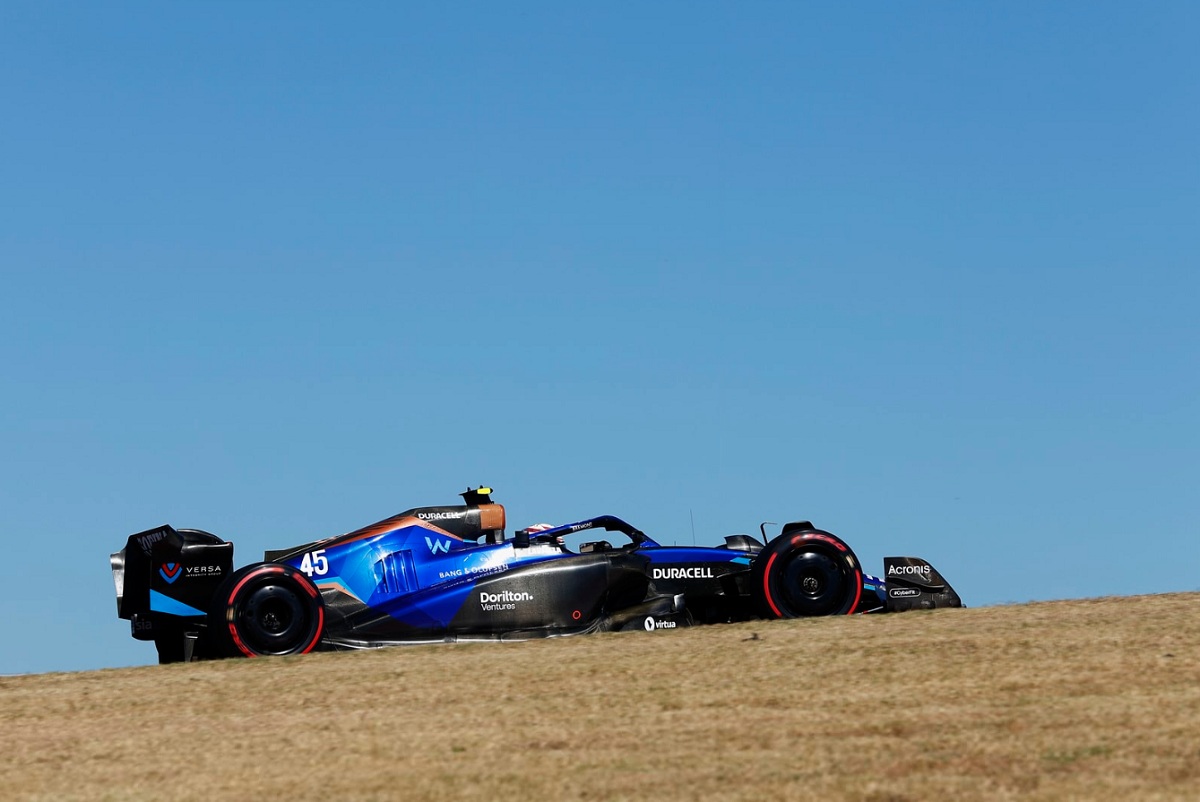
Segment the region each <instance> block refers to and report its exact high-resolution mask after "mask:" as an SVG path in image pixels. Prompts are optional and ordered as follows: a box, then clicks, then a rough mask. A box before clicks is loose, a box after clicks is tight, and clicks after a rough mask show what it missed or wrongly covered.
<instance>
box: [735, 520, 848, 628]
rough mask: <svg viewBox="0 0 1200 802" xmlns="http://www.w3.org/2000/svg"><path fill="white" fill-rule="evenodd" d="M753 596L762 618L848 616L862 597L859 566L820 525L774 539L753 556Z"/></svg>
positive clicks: (838, 539)
mask: <svg viewBox="0 0 1200 802" xmlns="http://www.w3.org/2000/svg"><path fill="white" fill-rule="evenodd" d="M751 577H752V581H753V587H754V597H755V601H756V603H757V605H758V608H759V613H760V614H761V615H762V616H763V617H764V618H804V617H809V616H821V615H848V614H850V613H852V612H854V610H855V608H856V607H858V602H859V599H860V598H861V597H862V586H863V576H862V567H861V566H860V564H859V562H858V558H857V557H855V556H854V552H852V551H851V550H850V547H849V546H847V545H846V544H845V543H844V542H843V541H842V540H841V539H840V538H838V537H837V536H835V535H832V534H830V533H829V532H824V531H822V530H820V529H807V530H802V531H793V532H789V533H787V534H784V535H780V536H779V537H777V538H775V539H774V540H772V541H771V542H770V543H769V544H767V547H766V548H765V549H763V550H762V551H761V552H759V553H758V555H757V556H756V557H755V560H754V565H753V567H752V570H751Z"/></svg>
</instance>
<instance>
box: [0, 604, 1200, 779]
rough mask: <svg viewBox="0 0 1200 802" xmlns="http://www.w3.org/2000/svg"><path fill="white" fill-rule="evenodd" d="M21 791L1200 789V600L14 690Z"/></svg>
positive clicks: (130, 677) (97, 678)
mask: <svg viewBox="0 0 1200 802" xmlns="http://www.w3.org/2000/svg"><path fill="white" fill-rule="evenodd" d="M0 720H2V724H3V726H2V727H0V777H2V778H3V780H2V784H0V797H3V798H6V799H8V798H14V799H36V800H42V799H44V800H51V799H52V800H64V799H113V800H127V799H169V798H170V799H176V798H177V799H274V798H289V799H322V800H326V799H339V800H349V799H355V800H357V799H380V800H390V799H404V800H426V799H428V800H448V799H478V800H509V799H511V800H518V799H519V800H560V799H564V800H566V799H579V800H604V799H629V800H641V799H654V800H692V799H722V800H724V799H729V800H734V799H746V800H756V802H758V801H761V800H784V799H788V800H791V799H822V800H825V799H830V800H840V799H844V800H864V801H865V800H871V801H873V802H901V801H902V800H912V802H917V801H918V800H929V799H940V800H956V799H1197V798H1200V594H1194V593H1193V594H1169V595H1162V596H1147V597H1136V598H1106V599H1094V600H1083V601H1068V602H1053V603H1043V604H1030V605H1022V606H1011V607H994V608H984V609H968V610H941V611H936V612H930V613H909V614H905V615H897V616H878V617H876V616H866V617H862V616H859V617H853V618H839V619H819V620H806V621H780V622H758V623H751V624H739V625H728V626H717V627H706V628H696V629H690V630H675V631H666V632H658V633H653V634H643V633H635V634H622V635H600V636H593V637H585V638H571V639H559V640H548V641H538V642H527V643H509V644H477V645H437V646H425V647H415V648H396V649H387V650H382V651H376V652H366V653H353V654H320V655H312V656H308V657H298V658H284V659H270V660H253V661H233V660H230V661H224V662H214V663H195V664H190V665H183V664H181V665H172V666H162V667H158V666H154V667H146V668H136V669H122V670H107V671H95V672H88V673H79V674H44V675H34V676H22V677H7V678H0Z"/></svg>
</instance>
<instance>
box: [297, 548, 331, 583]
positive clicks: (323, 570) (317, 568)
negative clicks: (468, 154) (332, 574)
mask: <svg viewBox="0 0 1200 802" xmlns="http://www.w3.org/2000/svg"><path fill="white" fill-rule="evenodd" d="M300 570H301V571H303V572H304V573H305V574H307V575H308V576H310V577H311V576H312V575H313V574H316V575H317V576H324V575H325V574H327V573H329V560H328V558H326V557H325V549H317V550H316V551H309V552H305V554H304V559H303V560H301V561H300Z"/></svg>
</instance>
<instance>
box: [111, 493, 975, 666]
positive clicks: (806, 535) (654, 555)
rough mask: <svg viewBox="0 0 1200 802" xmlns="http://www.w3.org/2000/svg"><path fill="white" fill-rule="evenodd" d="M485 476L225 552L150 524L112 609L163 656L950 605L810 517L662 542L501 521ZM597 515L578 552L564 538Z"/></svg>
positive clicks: (118, 579) (922, 578)
mask: <svg viewBox="0 0 1200 802" xmlns="http://www.w3.org/2000/svg"><path fill="white" fill-rule="evenodd" d="M491 492H492V491H491V489H490V488H486V487H480V488H478V489H474V490H470V489H469V490H467V491H466V492H465V493H463V494H462V498H463V504H461V505H454V506H442V507H417V508H415V509H411V510H407V511H405V512H402V513H400V514H399V515H395V516H392V517H391V518H388V519H386V520H383V521H380V522H379V523H376V524H372V525H370V526H367V527H364V528H362V529H358V530H355V531H353V532H349V533H347V534H344V535H338V536H336V537H331V538H328V539H325V540H318V541H315V542H312V543H306V544H304V545H302V546H296V547H295V548H290V549H283V550H280V551H268V552H267V553H266V555H265V559H264V561H263V562H259V563H254V564H253V565H248V566H246V567H244V568H240V569H237V570H234V568H233V544H232V543H229V542H226V541H224V540H221V539H220V538H218V537H216V536H215V535H212V534H209V533H207V532H203V531H200V530H196V529H175V528H172V527H170V526H160V527H158V528H157V529H150V530H147V531H145V532H139V533H137V534H135V535H131V536H130V537H129V539H128V541H127V542H126V544H125V548H124V549H122V550H121V551H118V552H116V553H115V554H113V555H112V558H111V564H112V572H113V580H114V582H115V584H116V591H117V613H118V615H119V616H120V617H121V618H124V619H128V620H129V622H130V628H131V630H132V634H133V637H135V638H137V639H139V640H152V641H154V643H155V644H156V646H157V647H158V654H159V662H162V663H171V662H180V661H190V660H193V659H205V658H219V657H237V656H245V657H258V656H261V655H285V654H304V653H307V652H311V651H313V650H330V649H366V648H374V647H379V646H389V645H394V644H401V643H420V642H431V641H457V640H474V639H520V638H535V637H547V636H557V635H576V634H582V633H587V632H597V631H612V630H629V629H639V630H647V631H655V630H661V629H674V628H676V627H682V626H689V625H692V624H708V623H717V622H727V621H741V620H747V619H751V618H797V617H802V616H823V615H847V614H852V613H879V612H898V611H903V610H910V609H929V608H935V607H961V606H962V603H961V601H960V600H959V597H958V594H957V593H955V591H954V589H953V588H951V587H950V584H949V583H948V582H946V581H945V580H944V579H943V578H942V577H941V575H940V574H939V573H938V572H937V571H936V570H935V569H934V568H933V567H932V566H931V565H930V564H929V563H927V562H925V561H924V560H920V559H917V558H913V557H888V558H886V559H885V560H884V576H883V577H876V576H871V575H869V574H865V573H863V570H862V565H861V564H860V563H859V561H858V558H857V557H855V555H854V552H853V551H851V549H850V547H849V546H848V545H846V543H845V542H844V541H842V540H841V539H840V538H838V537H836V536H835V535H833V534H831V533H829V532H826V531H823V530H820V529H817V528H815V527H814V526H813V525H812V524H811V523H809V522H808V521H797V522H793V523H789V524H785V525H784V527H783V531H782V532H781V533H780V534H779V535H778V536H776V537H775V538H773V539H771V540H769V541H768V540H767V536H766V530H765V526H766V525H765V524H764V525H763V526H762V527H760V530H761V531H762V535H763V540H761V541H760V540H758V539H756V538H754V537H751V536H749V535H730V536H729V537H726V538H725V543H724V544H723V545H721V546H717V547H715V548H702V547H696V546H664V545H661V544H659V543H656V542H655V541H654V540H653V539H651V538H650V537H648V536H647V535H646V534H645V533H644V532H642V531H640V530H638V529H636V528H634V527H632V526H630V525H629V524H627V523H625V522H624V521H622V520H621V519H620V518H616V517H613V516H610V515H604V516H601V517H599V518H589V519H587V520H584V521H579V522H577V523H572V524H566V525H565V526H555V527H550V528H544V527H543V528H537V529H522V530H519V531H517V532H515V533H514V535H513V537H511V538H509V537H507V536H506V534H505V513H504V507H503V506H502V505H500V504H496V503H493V502H492V499H491ZM590 530H603V531H605V532H608V533H612V534H611V535H608V536H609V537H612V538H613V540H618V537H617V536H620V539H619V542H618V543H616V545H614V544H613V543H611V542H610V541H609V540H592V541H588V542H584V543H581V544H580V545H579V547H578V551H572V550H570V549H569V548H567V546H566V545H564V538H565V537H566V536H568V535H573V534H576V533H580V532H588V531H590Z"/></svg>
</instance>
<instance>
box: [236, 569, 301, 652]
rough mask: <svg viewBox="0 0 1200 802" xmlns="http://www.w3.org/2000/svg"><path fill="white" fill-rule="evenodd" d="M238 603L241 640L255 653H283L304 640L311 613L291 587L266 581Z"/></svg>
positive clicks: (237, 616) (291, 649) (252, 589)
mask: <svg viewBox="0 0 1200 802" xmlns="http://www.w3.org/2000/svg"><path fill="white" fill-rule="evenodd" d="M248 590H249V592H248V593H246V595H245V600H244V601H242V602H241V603H240V604H239V605H238V608H239V609H238V611H237V615H236V618H237V623H238V630H239V633H240V634H241V638H242V641H243V642H244V643H245V644H246V646H248V647H250V648H251V649H252V650H254V651H255V652H257V653H259V654H286V653H288V652H291V651H294V650H296V649H298V648H300V647H301V646H302V645H303V644H304V642H305V641H306V640H307V637H308V634H309V628H310V625H311V623H312V616H311V614H310V613H309V611H308V610H307V608H306V607H305V605H304V604H303V602H302V601H301V600H300V598H299V597H298V596H297V595H296V593H295V591H294V590H293V589H292V588H289V587H284V586H282V585H278V584H275V583H274V582H266V583H263V584H260V585H257V586H255V587H252V588H249V589H248Z"/></svg>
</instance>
